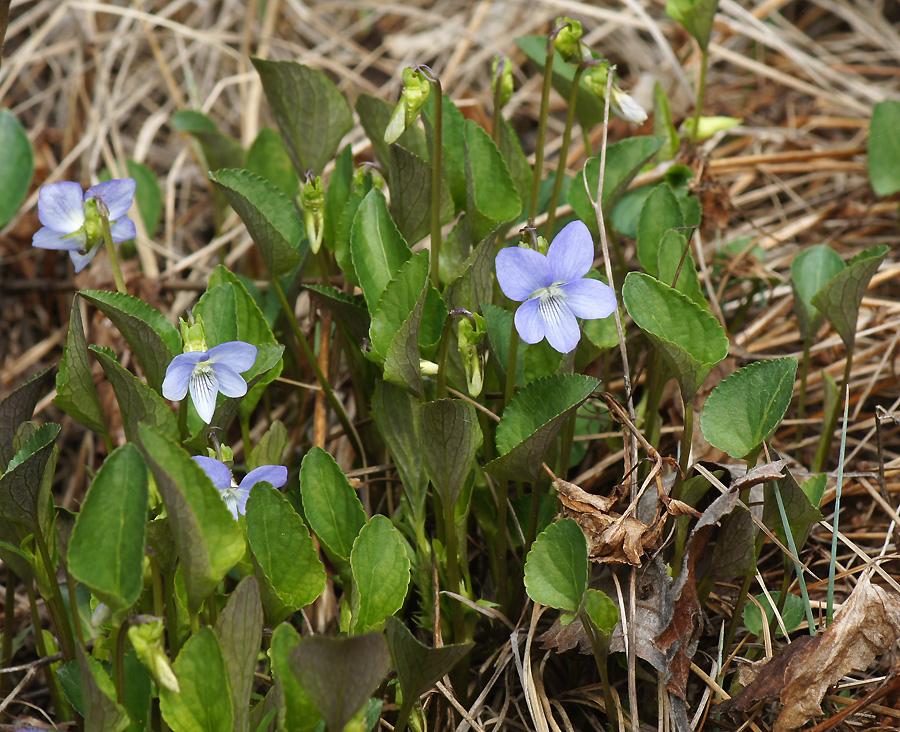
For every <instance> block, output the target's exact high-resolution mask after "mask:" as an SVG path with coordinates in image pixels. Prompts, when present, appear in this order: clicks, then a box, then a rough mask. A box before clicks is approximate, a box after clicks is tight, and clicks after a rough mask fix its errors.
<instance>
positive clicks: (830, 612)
mask: <svg viewBox="0 0 900 732" xmlns="http://www.w3.org/2000/svg"><path fill="white" fill-rule="evenodd" d="M842 392H843V394H844V426H843V429H842V430H841V452H840V456H839V457H838V474H837V485H836V486H835V489H834V525H833V527H832V530H831V561H829V563H828V598H827V602H826V605H825V622H826V624H827V625H831V623H832V621H833V620H834V568H835V564H836V563H837V538H838V523H839V521H840V518H841V489H842V487H843V483H844V452H845V450H846V449H847V417H848V414H849V412H850V387H849V386H848V385H847V384H846V378H845V383H844V386H843V389H842ZM876 419H878V418H877V417H876Z"/></svg>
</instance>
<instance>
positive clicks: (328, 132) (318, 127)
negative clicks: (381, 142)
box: [250, 58, 353, 176]
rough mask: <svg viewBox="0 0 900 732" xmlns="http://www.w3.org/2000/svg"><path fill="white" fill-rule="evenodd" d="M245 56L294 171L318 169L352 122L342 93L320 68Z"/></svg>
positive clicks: (333, 151) (329, 157)
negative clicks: (267, 104) (260, 86)
mask: <svg viewBox="0 0 900 732" xmlns="http://www.w3.org/2000/svg"><path fill="white" fill-rule="evenodd" d="M250 60H251V61H252V62H253V65H254V66H255V67H256V71H257V73H258V74H259V78H260V80H261V81H262V85H263V91H265V94H266V100H267V101H268V102H269V106H270V107H271V108H272V114H273V115H274V117H275V122H276V123H277V124H278V129H279V130H280V131H281V136H282V138H283V139H284V146H285V147H286V148H287V151H288V155H290V157H291V162H293V163H294V169H295V170H296V171H297V174H298V175H301V176H302V175H305V174H306V171H308V170H312V172H313V174H314V175H318V174H320V173H321V172H322V170H323V169H324V168H325V166H326V165H327V164H328V163H329V162H330V161H331V160H332V159H333V158H334V154H335V153H336V152H337V149H338V145H340V143H341V139H342V138H343V137H344V135H346V134H347V133H348V132H349V131H350V128H351V127H353V113H352V112H351V111H350V105H348V104H347V100H346V99H344V95H343V94H341V92H340V91H339V90H338V88H337V87H336V86H335V85H334V83H333V82H332V81H331V80H330V79H329V78H328V77H327V76H325V74H323V73H322V72H321V71H316V70H315V69H311V68H310V67H309V66H304V65H303V64H298V63H297V62H296V61H267V60H264V59H261V58H251V59H250Z"/></svg>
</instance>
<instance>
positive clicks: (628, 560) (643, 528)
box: [553, 478, 664, 567]
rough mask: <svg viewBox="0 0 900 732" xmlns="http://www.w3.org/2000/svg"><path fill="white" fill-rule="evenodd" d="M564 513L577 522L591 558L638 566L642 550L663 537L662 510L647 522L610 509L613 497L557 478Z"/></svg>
mask: <svg viewBox="0 0 900 732" xmlns="http://www.w3.org/2000/svg"><path fill="white" fill-rule="evenodd" d="M553 487H554V488H556V491H557V495H558V497H559V502H560V503H561V504H562V509H563V510H562V513H563V515H564V516H570V517H571V518H573V519H575V521H577V522H578V525H579V526H580V527H581V530H582V531H584V534H585V536H586V537H587V541H588V556H589V557H590V560H591V561H592V562H597V563H606V562H612V563H620V564H631V565H633V566H636V567H639V566H640V565H641V556H642V555H643V554H644V552H652V551H654V550H656V549H657V548H658V547H659V544H660V542H661V541H662V537H663V524H664V522H663V520H662V517H663V516H664V514H663V512H662V511H660V510H657V512H656V517H655V518H654V521H653V523H652V524H651V525H650V526H648V525H647V524H644V523H643V522H641V521H638V520H637V519H636V518H634V516H623V515H622V514H619V513H616V512H615V511H613V510H612V507H613V505H614V504H615V502H616V498H615V497H614V496H613V497H605V496H595V495H592V494H590V493H588V492H586V491H584V490H582V489H581V488H579V487H578V486H577V485H575V484H574V483H569V482H567V481H565V480H562V479H561V478H557V479H556V480H555V481H553Z"/></svg>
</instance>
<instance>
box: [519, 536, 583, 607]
mask: <svg viewBox="0 0 900 732" xmlns="http://www.w3.org/2000/svg"><path fill="white" fill-rule="evenodd" d="M587 581H588V549H587V539H585V537H584V532H583V531H582V530H581V527H580V526H579V525H578V524H577V523H576V522H575V519H571V518H565V519H561V520H559V521H556V522H554V523H552V524H550V525H549V526H548V527H547V528H546V529H544V530H543V531H542V532H541V534H540V535H539V536H538V538H537V539H535V541H534V544H532V546H531V551H529V552H528V558H527V559H526V560H525V589H526V591H527V592H528V596H529V597H530V598H531V599H532V600H534V601H535V602H539V603H540V604H541V605H549V606H550V607H554V608H556V609H557V610H565V611H566V612H570V613H574V612H576V611H577V610H578V608H579V607H580V606H581V601H582V599H583V598H584V591H585V589H587Z"/></svg>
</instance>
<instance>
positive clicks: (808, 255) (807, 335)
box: [791, 244, 844, 341]
mask: <svg viewBox="0 0 900 732" xmlns="http://www.w3.org/2000/svg"><path fill="white" fill-rule="evenodd" d="M842 269H844V262H843V260H842V259H841V258H840V256H839V255H838V253H837V252H836V251H834V249H832V248H831V247H830V246H828V245H827V244H819V245H818V246H814V247H810V248H809V249H807V250H806V251H803V252H800V254H798V255H797V256H796V257H794V261H793V262H791V287H792V289H793V290H794V311H795V312H796V314H797V325H799V326H800V334H801V335H802V336H803V340H805V341H809V340H811V339H812V337H813V336H814V335H815V334H816V331H818V330H819V326H821V325H822V321H823V320H824V318H825V316H824V315H822V313H820V312H819V310H818V308H816V306H815V305H813V304H812V300H813V298H814V297H815V296H816V294H818V292H819V290H821V289H822V288H823V287H824V286H825V284H826V283H827V282H828V281H829V280H830V279H831V278H832V277H834V276H835V275H836V274H837V273H838V272H840V271H841V270H842Z"/></svg>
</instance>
